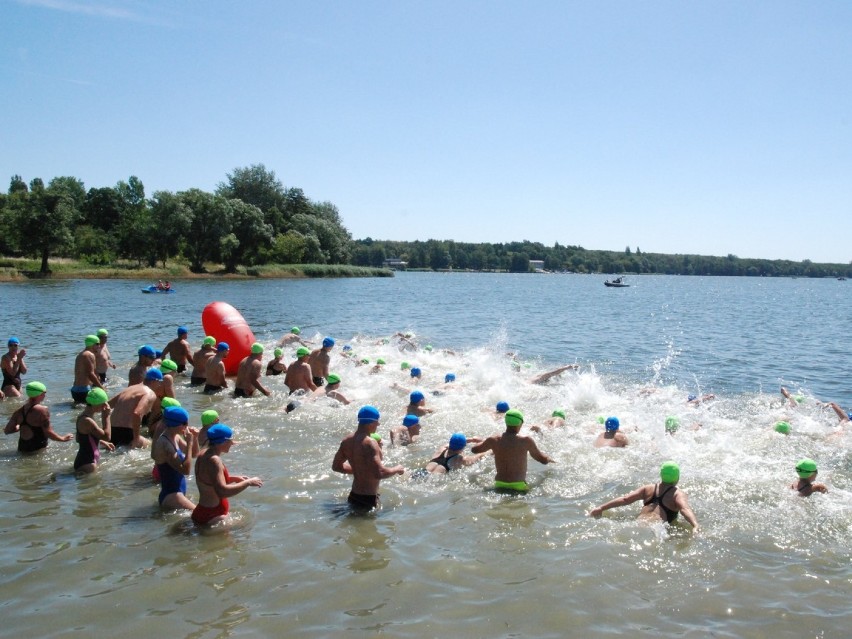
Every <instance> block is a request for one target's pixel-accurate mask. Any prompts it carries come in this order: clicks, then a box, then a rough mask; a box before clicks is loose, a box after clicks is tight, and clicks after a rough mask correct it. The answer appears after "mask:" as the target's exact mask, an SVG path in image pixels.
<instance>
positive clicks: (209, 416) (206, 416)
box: [201, 409, 219, 426]
mask: <svg viewBox="0 0 852 639" xmlns="http://www.w3.org/2000/svg"><path fill="white" fill-rule="evenodd" d="M218 419H219V413H217V412H216V411H215V410H213V409H210V410H206V411H204V412H203V413H201V425H202V426H209V425H210V424H215V423H216V420H218Z"/></svg>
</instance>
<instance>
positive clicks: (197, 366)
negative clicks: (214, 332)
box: [189, 335, 216, 386]
mask: <svg viewBox="0 0 852 639" xmlns="http://www.w3.org/2000/svg"><path fill="white" fill-rule="evenodd" d="M215 355H216V338H215V337H213V336H211V335H208V336H207V337H205V338H204V341H203V342H202V343H201V348H199V349H198V350H197V351H195V352H194V353H193V354H192V375H191V376H190V378H189V385H190V386H202V385H203V384H204V383H205V382H206V381H207V362H209V361H210V360H211V359H213V357H214V356H215Z"/></svg>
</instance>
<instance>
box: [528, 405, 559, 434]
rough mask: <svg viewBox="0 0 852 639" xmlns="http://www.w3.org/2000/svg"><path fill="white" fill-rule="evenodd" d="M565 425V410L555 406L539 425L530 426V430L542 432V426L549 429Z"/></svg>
mask: <svg viewBox="0 0 852 639" xmlns="http://www.w3.org/2000/svg"><path fill="white" fill-rule="evenodd" d="M564 425H565V411H564V410H562V409H561V408H557V409H556V410H554V411H553V412H552V413H551V414H550V417H548V418H547V419H545V420H544V423H542V425H541V426H538V425H533V426H530V430H531V431H532V432H534V433H541V432H544V431H543V428H547V429H551V428H561V427H562V426H564Z"/></svg>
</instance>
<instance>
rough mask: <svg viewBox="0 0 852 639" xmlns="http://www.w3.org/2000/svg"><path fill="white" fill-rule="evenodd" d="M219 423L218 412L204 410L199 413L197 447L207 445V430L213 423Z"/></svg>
mask: <svg viewBox="0 0 852 639" xmlns="http://www.w3.org/2000/svg"><path fill="white" fill-rule="evenodd" d="M218 423H219V413H218V412H216V411H215V410H213V409H212V408H211V409H210V410H206V411H204V412H203V413H201V430H199V431H198V447H199V449H200V448H204V447H205V446H207V431H208V430H210V427H211V426H213V425H214V424H218Z"/></svg>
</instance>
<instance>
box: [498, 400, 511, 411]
mask: <svg viewBox="0 0 852 639" xmlns="http://www.w3.org/2000/svg"><path fill="white" fill-rule="evenodd" d="M507 410H509V402H497V412H498V413H505V412H506V411H507Z"/></svg>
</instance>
